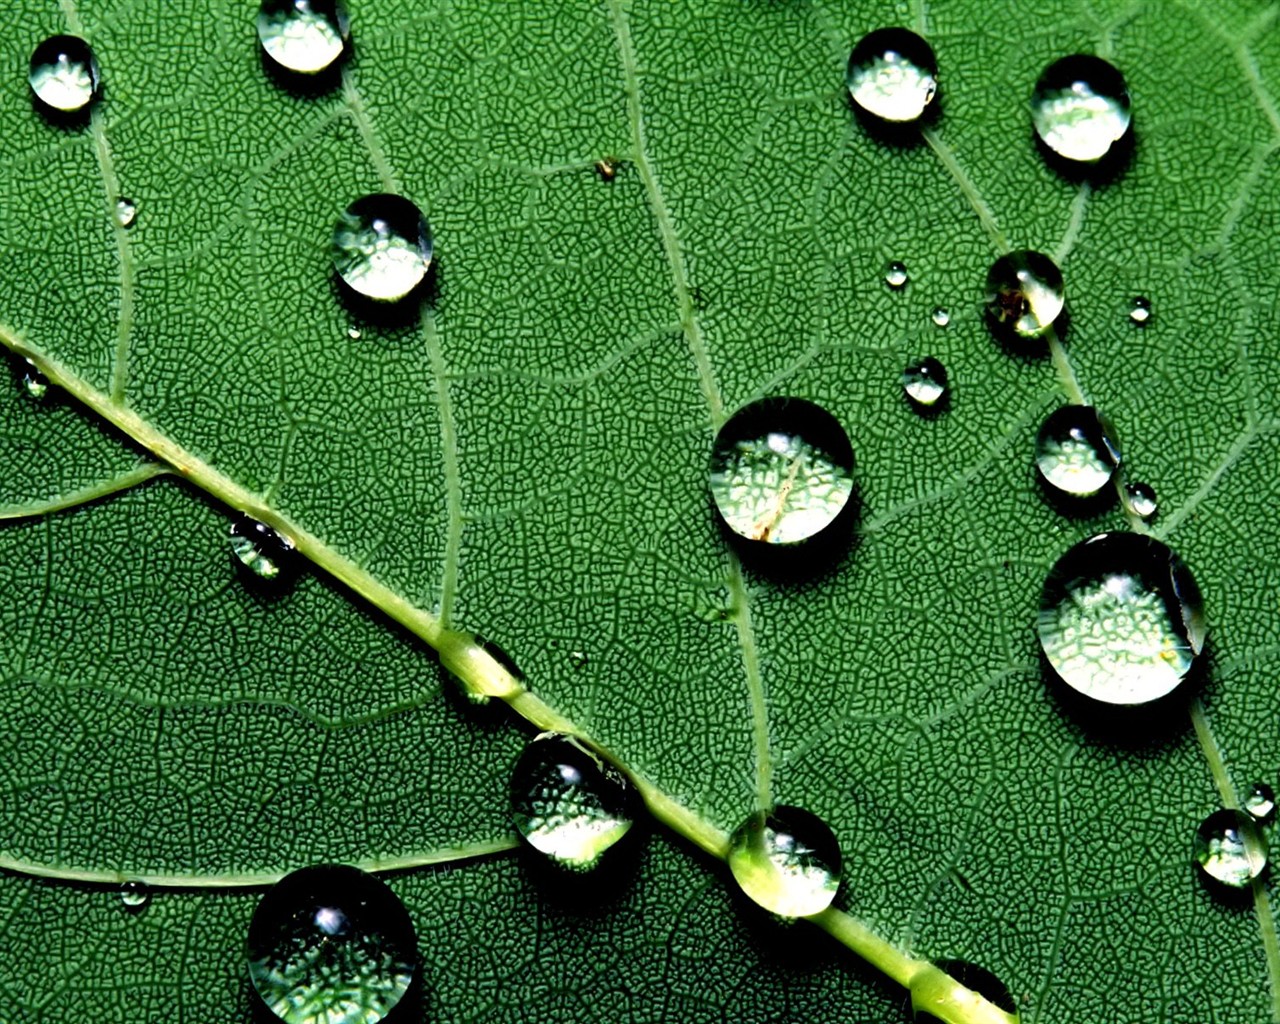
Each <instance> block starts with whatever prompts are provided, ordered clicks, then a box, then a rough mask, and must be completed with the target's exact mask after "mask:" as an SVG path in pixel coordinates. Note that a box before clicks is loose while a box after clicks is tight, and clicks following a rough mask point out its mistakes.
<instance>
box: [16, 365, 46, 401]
mask: <svg viewBox="0 0 1280 1024" xmlns="http://www.w3.org/2000/svg"><path fill="white" fill-rule="evenodd" d="M22 390H23V391H25V392H26V393H27V395H28V397H30V398H34V399H35V400H36V401H39V400H40V399H42V398H44V396H45V395H47V394H48V393H49V378H48V377H46V376H45V375H44V374H43V373H41V372H40V371H39V370H37V369H36V364H35V363H33V362H32V361H31V360H30V359H26V360H23V366H22Z"/></svg>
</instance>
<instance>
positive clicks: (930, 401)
mask: <svg viewBox="0 0 1280 1024" xmlns="http://www.w3.org/2000/svg"><path fill="white" fill-rule="evenodd" d="M902 390H903V391H905V392H906V394H907V397H908V398H909V399H911V401H912V402H914V403H915V404H916V405H919V406H922V407H923V408H926V409H928V408H932V407H933V406H935V405H937V404H938V401H939V400H940V399H941V398H942V397H943V396H944V395H945V394H946V393H947V368H946V367H945V366H943V365H942V364H941V363H940V362H938V360H936V359H934V358H933V356H929V357H927V358H925V359H922V360H920V362H918V363H912V364H911V365H910V366H908V367H907V368H906V369H905V370H903V371H902Z"/></svg>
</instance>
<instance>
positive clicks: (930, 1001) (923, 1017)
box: [911, 960, 1019, 1024]
mask: <svg viewBox="0 0 1280 1024" xmlns="http://www.w3.org/2000/svg"><path fill="white" fill-rule="evenodd" d="M933 966H934V967H936V968H938V970H940V971H941V972H942V973H943V974H945V975H947V978H952V979H954V980H956V981H958V982H959V983H960V984H961V985H963V986H964V987H965V988H967V989H969V990H970V991H971V992H977V993H978V995H980V996H982V998H983V999H985V1000H986V1001H987V1002H989V1003H991V1004H993V1005H995V1006H998V1007H999V1008H1000V1009H1001V1010H1003V1011H1004V1012H1005V1013H1007V1014H1009V1015H1010V1017H1012V1018H1013V1020H1014V1021H1017V1020H1019V1015H1018V1004H1017V1003H1016V1002H1015V1001H1014V998H1013V994H1012V993H1011V992H1010V991H1009V986H1007V985H1006V984H1005V983H1004V982H1003V981H1001V980H1000V979H999V978H998V977H996V975H994V974H992V973H991V972H990V971H988V970H987V969H986V968H985V967H980V966H978V965H977V964H975V963H970V962H969V961H968V960H935V961H934V962H933ZM947 978H940V977H939V976H938V975H936V974H932V973H931V972H921V973H920V975H918V979H919V980H918V981H916V980H913V982H912V984H911V1005H912V1009H913V1011H914V1013H915V1016H914V1024H933V1022H934V1021H939V1022H940V1021H941V1018H940V1017H937V1016H935V1015H934V1014H933V1013H931V1012H930V1010H931V1009H940V1008H941V1007H943V1006H947V1005H950V1004H951V1003H952V999H953V997H952V990H951V987H950V985H949V984H947Z"/></svg>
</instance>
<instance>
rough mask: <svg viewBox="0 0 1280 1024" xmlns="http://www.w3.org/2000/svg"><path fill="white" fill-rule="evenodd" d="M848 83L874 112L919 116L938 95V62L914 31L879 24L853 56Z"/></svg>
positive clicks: (898, 119)
mask: <svg viewBox="0 0 1280 1024" xmlns="http://www.w3.org/2000/svg"><path fill="white" fill-rule="evenodd" d="M845 84H846V85H847V86H848V88H849V95H850V96H852V97H853V102H854V103H856V104H857V105H858V106H859V107H860V108H862V109H863V110H865V111H866V112H867V113H868V114H871V115H873V116H874V117H878V118H880V119H881V120H882V121H890V122H893V123H895V124H901V123H903V122H907V121H916V120H919V118H920V117H921V115H922V114H924V112H925V110H926V109H927V108H928V106H929V104H930V103H932V102H933V97H934V96H935V95H936V94H937V91H938V61H937V58H935V57H934V55H933V49H932V48H931V47H930V46H929V44H928V43H926V42H925V41H924V40H923V39H922V38H920V36H918V35H916V34H915V33H914V32H911V31H909V30H908V29H905V28H881V29H876V30H875V31H874V32H869V33H868V34H867V35H865V36H863V37H862V39H860V40H859V41H858V45H857V46H855V47H854V48H853V52H852V53H851V54H850V55H849V67H848V70H847V72H846V73H845Z"/></svg>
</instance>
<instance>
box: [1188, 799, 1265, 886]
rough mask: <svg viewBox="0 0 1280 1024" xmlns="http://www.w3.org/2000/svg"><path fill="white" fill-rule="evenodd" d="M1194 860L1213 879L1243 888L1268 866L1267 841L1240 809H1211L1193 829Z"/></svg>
mask: <svg viewBox="0 0 1280 1024" xmlns="http://www.w3.org/2000/svg"><path fill="white" fill-rule="evenodd" d="M1192 849H1193V856H1194V857H1195V862H1196V864H1197V865H1199V867H1200V870H1201V871H1203V872H1204V873H1205V875H1206V876H1207V877H1208V878H1210V879H1211V880H1212V881H1214V882H1218V883H1219V884H1221V885H1225V886H1227V887H1228V888H1231V889H1243V888H1244V887H1245V886H1247V885H1248V884H1249V883H1250V882H1252V881H1253V880H1254V879H1255V878H1257V877H1258V876H1259V875H1260V874H1262V872H1263V870H1264V869H1265V868H1266V866H1267V840H1266V837H1265V836H1264V835H1263V834H1262V832H1261V831H1260V830H1259V829H1258V825H1257V822H1255V821H1254V820H1253V819H1252V818H1251V817H1249V815H1247V814H1245V813H1243V812H1242V811H1229V810H1223V811H1214V812H1213V813H1212V814H1210V815H1209V816H1208V817H1207V818H1205V819H1204V821H1202V822H1201V823H1200V827H1199V828H1198V829H1196V835H1195V840H1194V843H1193V846H1192Z"/></svg>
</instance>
